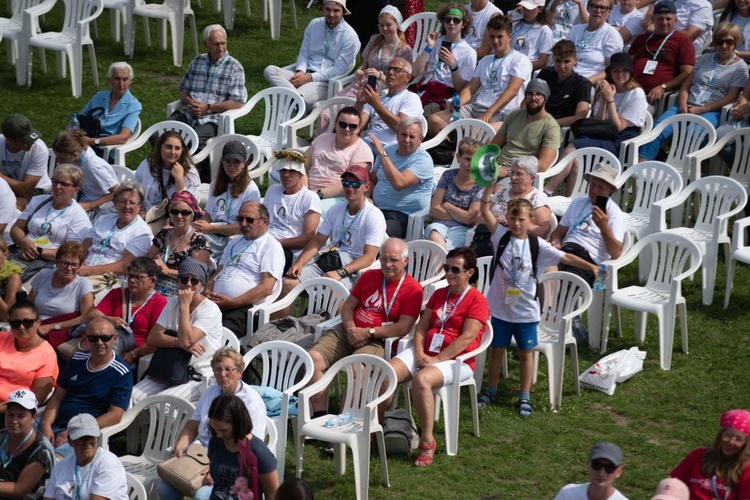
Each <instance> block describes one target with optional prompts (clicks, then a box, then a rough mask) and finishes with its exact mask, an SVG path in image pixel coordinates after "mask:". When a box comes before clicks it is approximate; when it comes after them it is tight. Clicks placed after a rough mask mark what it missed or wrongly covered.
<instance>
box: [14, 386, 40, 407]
mask: <svg viewBox="0 0 750 500" xmlns="http://www.w3.org/2000/svg"><path fill="white" fill-rule="evenodd" d="M10 403H15V404H17V405H21V406H23V407H24V408H26V409H27V410H34V411H36V405H37V400H36V395H35V394H34V393H33V392H32V391H31V390H30V389H16V390H15V391H11V393H10V394H8V404H10Z"/></svg>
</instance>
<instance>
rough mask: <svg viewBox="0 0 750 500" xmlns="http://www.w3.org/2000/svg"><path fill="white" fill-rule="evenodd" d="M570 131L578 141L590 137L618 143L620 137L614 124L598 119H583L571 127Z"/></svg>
mask: <svg viewBox="0 0 750 500" xmlns="http://www.w3.org/2000/svg"><path fill="white" fill-rule="evenodd" d="M570 131H571V132H573V135H574V136H575V137H576V139H578V138H581V137H588V138H589V139H599V140H602V141H616V140H617V139H618V138H619V137H620V131H619V130H617V127H616V126H615V124H614V123H612V122H610V121H607V120H600V119H598V118H582V119H580V120H578V121H576V122H574V123H573V124H572V125H571V126H570Z"/></svg>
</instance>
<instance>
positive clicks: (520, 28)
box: [510, 20, 554, 63]
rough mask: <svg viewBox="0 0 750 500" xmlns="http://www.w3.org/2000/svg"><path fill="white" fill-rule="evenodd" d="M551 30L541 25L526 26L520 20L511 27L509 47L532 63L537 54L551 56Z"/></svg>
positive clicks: (537, 56)
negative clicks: (511, 34)
mask: <svg viewBox="0 0 750 500" xmlns="http://www.w3.org/2000/svg"><path fill="white" fill-rule="evenodd" d="M552 40H553V38H552V29H551V28H550V27H549V26H545V25H543V24H539V23H534V24H527V23H526V22H525V21H523V20H521V21H519V22H517V23H515V24H514V25H513V38H512V39H511V44H510V46H511V47H512V48H513V49H514V50H516V51H518V52H520V53H521V54H523V55H525V56H526V57H528V58H529V60H530V61H531V62H532V63H533V62H535V61H536V60H537V59H539V54H547V55H550V54H552V45H553V43H554V42H553V41H552Z"/></svg>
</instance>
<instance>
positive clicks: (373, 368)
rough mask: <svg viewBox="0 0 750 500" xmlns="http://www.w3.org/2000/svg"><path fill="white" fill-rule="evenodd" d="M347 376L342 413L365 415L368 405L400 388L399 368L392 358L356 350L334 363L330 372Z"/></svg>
mask: <svg viewBox="0 0 750 500" xmlns="http://www.w3.org/2000/svg"><path fill="white" fill-rule="evenodd" d="M339 372H341V373H343V374H344V376H345V377H346V383H345V387H346V394H344V395H343V396H342V400H343V405H342V410H341V412H342V413H347V412H348V413H351V414H352V416H353V417H357V418H362V417H363V414H364V409H365V406H367V405H369V404H373V405H375V406H377V405H378V404H380V403H382V402H383V401H385V400H386V399H387V398H388V397H389V396H390V395H391V394H393V391H395V390H396V372H395V371H394V370H393V368H392V367H391V365H390V364H388V362H387V361H386V360H385V359H383V358H380V357H377V356H373V355H371V354H352V355H350V356H346V357H345V358H343V359H340V360H338V361H337V362H336V363H334V364H333V365H332V366H331V367H330V368H329V369H328V371H327V372H326V375H328V376H329V377H330V376H334V377H335V376H337V374H338V373H339ZM329 373H330V375H329Z"/></svg>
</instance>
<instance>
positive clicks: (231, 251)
mask: <svg viewBox="0 0 750 500" xmlns="http://www.w3.org/2000/svg"><path fill="white" fill-rule="evenodd" d="M240 240H241V238H238V242H239V241H240ZM256 241H257V240H250V243H248V244H247V245H245V246H244V247H243V248H242V250H240V253H238V254H237V258H236V259H235V257H234V251H235V250H237V247H238V246H239V243H235V244H234V245H232V248H230V249H229V262H227V266H230V267H237V265H238V264H239V263H240V259H241V258H242V254H243V253H245V251H246V250H247V249H248V248H250V246H251V245H252V244H253V243H255V242H256Z"/></svg>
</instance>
